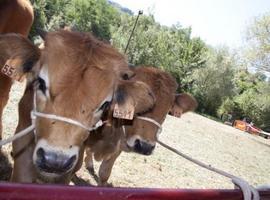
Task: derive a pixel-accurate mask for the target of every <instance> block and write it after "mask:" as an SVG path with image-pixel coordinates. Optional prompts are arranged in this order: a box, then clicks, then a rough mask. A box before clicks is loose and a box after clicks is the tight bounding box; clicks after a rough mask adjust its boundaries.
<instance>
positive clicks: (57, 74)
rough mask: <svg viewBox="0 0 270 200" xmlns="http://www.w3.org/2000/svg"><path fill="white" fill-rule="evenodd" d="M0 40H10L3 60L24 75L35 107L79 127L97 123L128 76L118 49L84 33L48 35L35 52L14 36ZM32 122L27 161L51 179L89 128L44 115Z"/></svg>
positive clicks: (71, 163) (72, 160) (71, 160)
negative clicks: (32, 142) (32, 139)
mask: <svg viewBox="0 0 270 200" xmlns="http://www.w3.org/2000/svg"><path fill="white" fill-rule="evenodd" d="M2 39H4V40H6V41H7V39H9V40H10V42H9V43H7V44H9V45H10V46H9V47H7V50H6V52H7V53H10V58H11V60H9V63H8V64H12V63H13V65H14V67H15V68H16V69H17V72H18V74H20V73H28V74H30V75H29V76H28V77H29V79H28V80H31V81H29V82H31V83H29V85H31V84H33V85H34V87H35V89H34V91H35V99H34V102H36V106H35V107H36V108H35V109H36V110H37V111H38V112H40V113H45V114H53V115H57V116H60V117H65V118H69V119H72V120H76V121H77V122H79V123H80V124H83V125H84V126H85V127H89V128H91V127H93V126H94V125H95V124H96V123H97V122H98V120H99V119H100V118H101V115H102V113H103V112H104V110H105V109H106V107H107V106H108V105H109V103H110V102H111V101H112V99H113V95H114V90H115V88H117V85H118V81H119V79H120V77H121V76H122V75H124V76H129V74H130V72H129V70H128V68H127V63H126V61H125V58H124V57H123V56H122V55H121V54H120V53H118V52H117V51H116V50H115V49H114V48H113V47H111V46H110V45H108V44H105V43H103V42H100V41H98V40H96V39H94V38H93V37H92V36H91V35H88V34H84V33H79V32H71V31H64V30H62V31H57V32H51V33H48V34H46V36H45V38H44V48H43V49H41V50H40V49H38V48H36V47H35V46H34V45H33V44H32V43H30V42H29V41H28V40H26V39H24V38H22V37H20V36H18V35H6V36H3V38H1V40H2ZM16 48H17V49H16ZM14 50H15V51H14ZM12 51H13V53H12ZM22 59H23V60H22ZM28 87H29V86H28ZM35 126H36V128H35V132H36V147H35V150H34V153H33V162H34V165H35V166H36V168H37V171H38V172H39V174H41V175H42V176H45V177H57V176H62V175H63V174H67V173H70V172H71V171H72V170H73V169H74V167H75V165H76V163H77V160H78V156H79V152H80V151H81V150H82V147H83V142H84V141H85V139H86V138H87V137H88V133H89V131H88V130H86V129H84V128H82V127H80V126H76V125H74V124H70V123H67V122H63V121H59V120H55V119H48V118H44V117H37V119H36V123H35Z"/></svg>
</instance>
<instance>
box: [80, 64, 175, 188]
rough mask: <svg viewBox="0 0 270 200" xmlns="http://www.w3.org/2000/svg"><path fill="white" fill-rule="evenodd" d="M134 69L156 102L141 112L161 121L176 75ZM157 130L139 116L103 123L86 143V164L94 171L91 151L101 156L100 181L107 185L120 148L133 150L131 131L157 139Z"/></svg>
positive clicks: (168, 108)
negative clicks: (129, 142) (150, 107)
mask: <svg viewBox="0 0 270 200" xmlns="http://www.w3.org/2000/svg"><path fill="white" fill-rule="evenodd" d="M134 72H135V74H136V75H135V77H134V79H135V80H137V81H141V82H144V83H146V84H147V85H148V86H149V87H150V88H151V90H152V92H153V94H154V96H155V99H156V103H155V106H154V107H153V108H152V109H150V110H148V111H147V112H144V113H143V114H142V116H147V117H150V118H152V119H155V120H156V121H158V122H159V123H161V124H162V123H163V121H164V119H165V117H166V114H167V113H168V112H169V110H170V109H171V107H172V105H173V103H174V100H175V94H174V93H175V91H176V88H177V84H176V82H175V80H174V78H173V77H172V76H171V75H169V74H168V73H166V72H164V71H162V70H160V69H157V68H153V67H144V66H141V67H137V68H135V69H134ZM122 125H125V128H126V134H127V135H126V136H124V134H123V129H122ZM156 132H157V128H156V126H154V125H153V124H151V123H149V122H145V121H141V120H138V119H136V118H135V119H134V120H133V121H132V122H129V123H128V124H127V123H126V122H119V120H113V123H112V125H111V126H105V127H102V128H100V129H99V130H97V131H96V132H95V133H92V134H91V135H90V136H89V138H88V143H87V144H86V146H87V147H86V148H87V151H86V152H87V156H86V159H85V162H86V167H87V168H88V169H89V171H93V161H92V155H94V157H95V159H96V160H102V164H101V166H100V169H99V178H100V182H99V184H100V185H106V184H107V180H108V178H109V176H110V174H111V170H112V167H113V164H114V162H115V160H116V159H117V157H118V156H119V155H120V153H121V151H130V149H129V148H128V147H127V145H126V140H127V139H128V138H129V137H132V135H135V134H138V135H140V136H141V137H143V138H144V139H145V140H148V141H154V142H155V141H156Z"/></svg>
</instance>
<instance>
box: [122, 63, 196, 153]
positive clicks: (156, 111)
mask: <svg viewBox="0 0 270 200" xmlns="http://www.w3.org/2000/svg"><path fill="white" fill-rule="evenodd" d="M135 72H136V77H137V79H138V80H141V81H143V82H145V83H147V84H148V85H149V87H150V88H151V90H152V91H153V93H154V95H155V97H156V103H155V106H154V107H153V109H151V110H149V111H147V112H145V113H142V114H140V116H142V117H147V118H150V119H153V120H155V121H156V122H158V123H159V124H162V123H163V121H164V120H165V117H166V115H167V113H168V112H169V111H170V110H171V108H176V106H177V108H178V107H179V108H181V109H182V113H181V114H183V113H185V112H187V111H190V110H193V109H195V107H196V101H195V99H194V98H193V97H191V96H190V95H187V94H180V95H178V94H177V95H175V91H176V87H177V84H176V82H175V80H174V79H173V78H172V77H171V76H170V75H169V74H168V73H166V72H164V71H162V70H159V69H156V68H152V67H139V68H137V69H136V70H135ZM183 96H184V98H182V97H183ZM178 116H179V115H178ZM125 129H126V130H125V132H126V136H125V139H124V142H123V143H122V145H123V148H124V149H125V150H127V151H133V152H136V153H140V154H143V155H150V154H151V153H152V152H153V149H154V148H155V144H156V141H157V138H158V135H157V134H158V132H159V127H158V126H157V125H156V124H154V123H152V122H149V121H145V120H142V119H140V118H138V117H135V118H134V120H133V122H132V124H131V125H126V126H125Z"/></svg>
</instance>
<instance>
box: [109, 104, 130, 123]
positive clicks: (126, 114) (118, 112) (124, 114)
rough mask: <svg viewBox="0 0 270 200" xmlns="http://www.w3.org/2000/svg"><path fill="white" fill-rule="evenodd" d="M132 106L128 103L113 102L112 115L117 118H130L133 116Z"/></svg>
mask: <svg viewBox="0 0 270 200" xmlns="http://www.w3.org/2000/svg"><path fill="white" fill-rule="evenodd" d="M134 109H135V108H134V106H133V105H131V104H130V103H129V104H123V105H119V104H115V106H114V110H113V117H114V118H118V119H128V120H132V119H133V117H134Z"/></svg>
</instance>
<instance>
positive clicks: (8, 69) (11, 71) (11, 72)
mask: <svg viewBox="0 0 270 200" xmlns="http://www.w3.org/2000/svg"><path fill="white" fill-rule="evenodd" d="M1 72H2V73H3V74H5V75H6V76H8V77H10V78H11V79H13V80H16V81H19V82H22V81H23V80H24V76H20V75H19V74H18V73H17V71H16V68H15V67H12V66H10V65H8V64H5V65H4V66H3V67H2V69H1Z"/></svg>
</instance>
